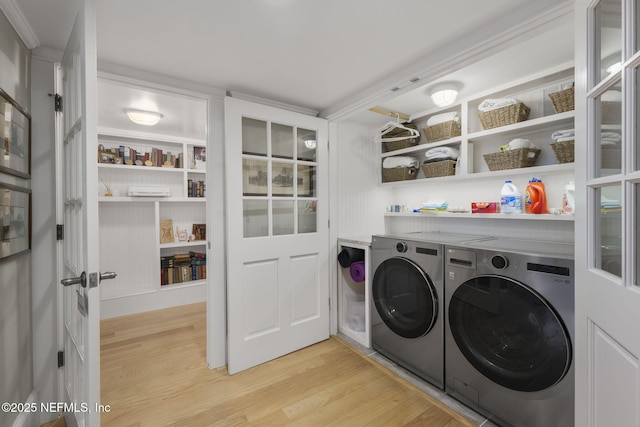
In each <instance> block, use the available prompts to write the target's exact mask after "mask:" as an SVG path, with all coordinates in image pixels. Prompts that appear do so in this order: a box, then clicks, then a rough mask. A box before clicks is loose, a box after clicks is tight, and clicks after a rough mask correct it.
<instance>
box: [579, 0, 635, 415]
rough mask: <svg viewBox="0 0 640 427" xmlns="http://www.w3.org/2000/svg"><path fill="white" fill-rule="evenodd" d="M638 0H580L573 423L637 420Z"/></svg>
mask: <svg viewBox="0 0 640 427" xmlns="http://www.w3.org/2000/svg"><path fill="white" fill-rule="evenodd" d="M638 6H640V5H639V4H638V2H636V1H632V0H600V1H592V0H578V1H576V18H577V19H576V120H575V123H576V181H577V182H576V184H577V191H578V193H577V210H576V425H580V426H605V425H619V426H622V425H625V426H631V425H634V426H637V425H640V414H639V413H638V410H637V408H638V406H639V405H640V360H639V359H638V358H639V357H640V333H639V332H638V328H639V325H640V287H639V285H640V263H639V257H640V245H639V243H640V222H639V219H640V215H639V212H640V150H639V149H638V147H639V145H638V142H639V139H638V138H639V135H638V131H637V128H638V123H639V122H640V108H639V107H640V69H639V67H640V52H639V48H640V43H639V40H640V31H639V29H638V28H639V25H638V24H639V23H640V19H639V16H640V15H639V10H638V9H639V8H638Z"/></svg>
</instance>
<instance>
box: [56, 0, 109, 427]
mask: <svg viewBox="0 0 640 427" xmlns="http://www.w3.org/2000/svg"><path fill="white" fill-rule="evenodd" d="M95 41H96V33H95V4H94V1H92V0H87V1H84V2H81V3H80V11H79V12H78V15H77V17H76V21H75V23H74V26H73V30H72V32H71V36H70V38H69V41H68V44H67V47H66V49H65V52H64V56H63V59H62V64H61V74H62V76H61V77H62V78H61V80H62V84H61V86H62V87H61V89H62V94H61V95H62V100H63V110H62V117H59V118H58V120H57V123H59V124H61V126H62V132H61V135H62V143H61V147H59V148H58V149H59V150H61V151H62V156H60V157H61V162H60V163H59V164H58V165H57V167H58V168H60V176H61V180H62V185H61V186H59V190H60V191H61V192H62V197H61V199H62V200H63V209H62V210H63V216H64V218H63V219H64V242H63V245H62V258H63V272H62V274H61V276H62V277H64V278H65V279H64V280H62V284H63V285H64V288H63V290H62V294H63V295H62V300H63V310H62V313H61V314H62V316H63V319H62V336H63V345H64V359H65V360H64V368H63V383H64V384H63V393H64V396H63V398H64V399H65V401H66V402H69V403H70V406H68V407H65V412H67V417H72V418H74V420H75V422H76V423H77V425H79V426H99V425H100V406H99V405H100V295H99V292H100V291H99V289H98V283H99V281H100V278H99V273H98V267H99V262H98V259H99V258H98V256H99V254H98V248H99V242H98V237H99V235H98V179H97V161H96V153H97V127H96V119H97V111H96V88H97V65H96V48H95ZM59 134H60V133H59Z"/></svg>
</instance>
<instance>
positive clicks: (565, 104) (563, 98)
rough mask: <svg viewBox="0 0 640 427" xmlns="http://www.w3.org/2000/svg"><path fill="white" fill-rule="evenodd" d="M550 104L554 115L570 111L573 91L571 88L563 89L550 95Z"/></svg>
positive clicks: (573, 107)
mask: <svg viewBox="0 0 640 427" xmlns="http://www.w3.org/2000/svg"><path fill="white" fill-rule="evenodd" d="M549 98H551V103H552V104H553V109H554V110H556V113H564V112H565V111H572V110H574V109H575V106H574V91H573V88H572V87H570V88H569V89H564V90H561V91H558V92H554V93H550V94H549Z"/></svg>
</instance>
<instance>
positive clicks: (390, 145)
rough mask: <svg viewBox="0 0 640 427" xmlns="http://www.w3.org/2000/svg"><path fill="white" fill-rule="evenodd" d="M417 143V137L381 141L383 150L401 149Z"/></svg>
mask: <svg viewBox="0 0 640 427" xmlns="http://www.w3.org/2000/svg"><path fill="white" fill-rule="evenodd" d="M417 144H418V138H411V139H402V140H400V141H391V142H383V143H382V149H383V152H385V153H388V152H389V151H396V150H402V149H403V148H407V147H413V146H414V145H417Z"/></svg>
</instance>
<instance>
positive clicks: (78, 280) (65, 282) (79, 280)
mask: <svg viewBox="0 0 640 427" xmlns="http://www.w3.org/2000/svg"><path fill="white" fill-rule="evenodd" d="M60 283H61V284H62V286H71V285H77V284H80V285H81V286H82V287H83V288H86V287H87V273H85V272H84V271H83V272H82V274H81V275H80V276H78V277H70V278H68V279H62V280H60Z"/></svg>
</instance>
